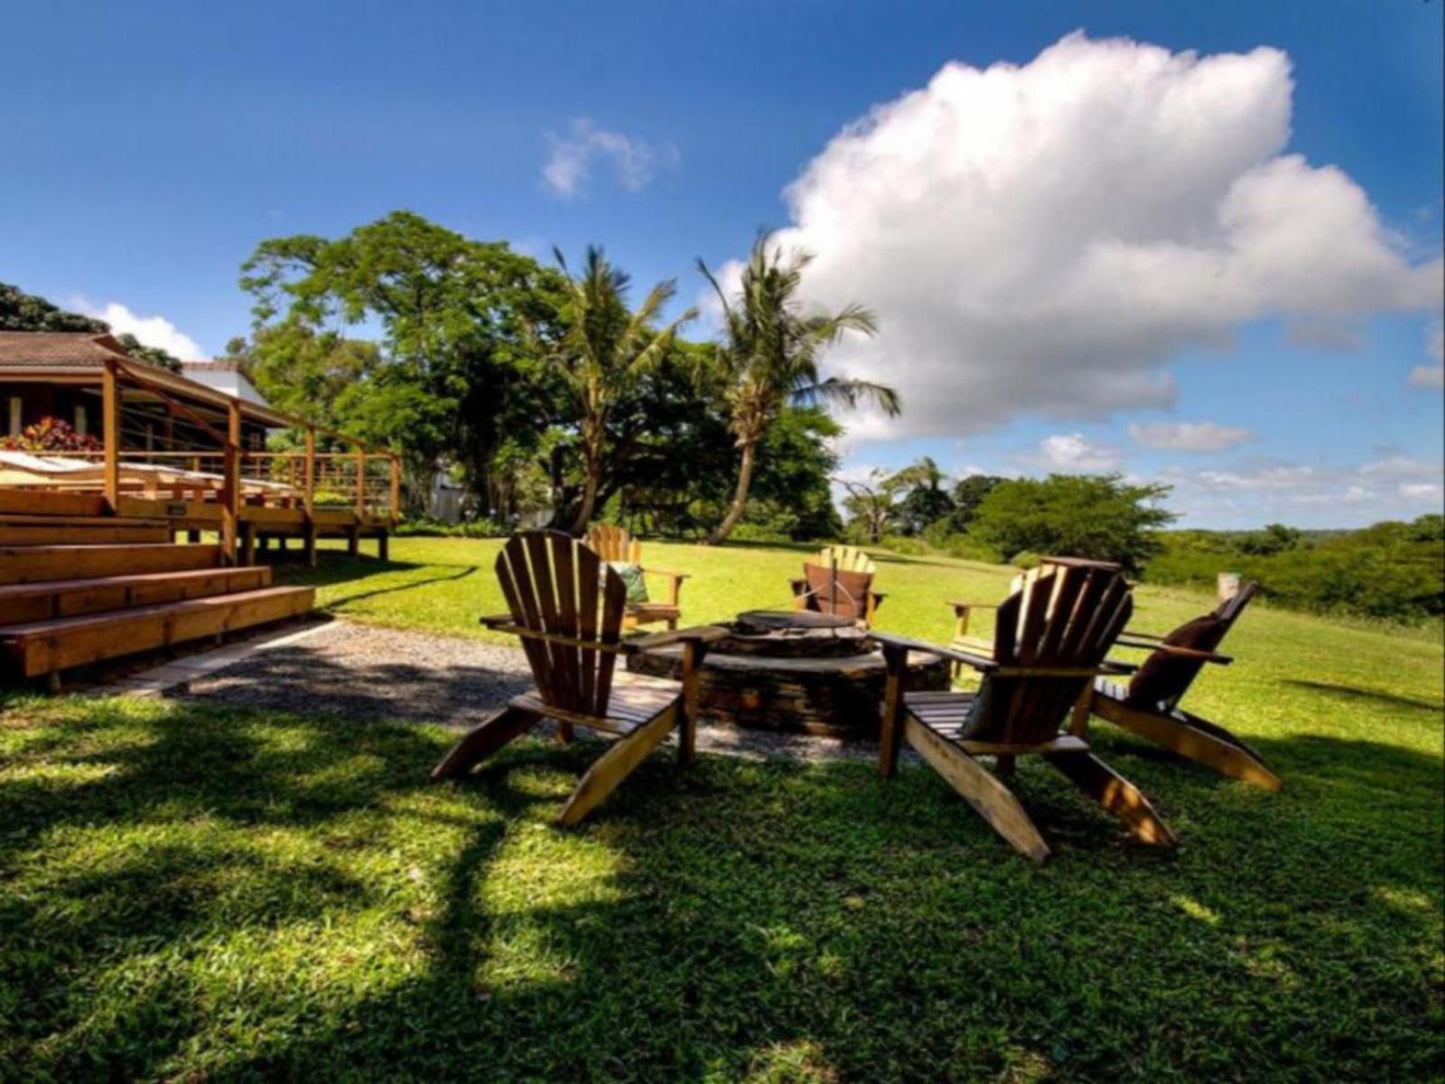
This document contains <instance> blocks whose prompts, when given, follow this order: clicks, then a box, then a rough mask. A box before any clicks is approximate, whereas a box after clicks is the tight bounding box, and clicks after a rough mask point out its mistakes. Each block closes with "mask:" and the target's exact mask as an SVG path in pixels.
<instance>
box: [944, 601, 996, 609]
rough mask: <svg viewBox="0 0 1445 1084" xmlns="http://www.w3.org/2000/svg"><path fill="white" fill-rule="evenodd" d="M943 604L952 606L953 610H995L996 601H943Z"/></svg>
mask: <svg viewBox="0 0 1445 1084" xmlns="http://www.w3.org/2000/svg"><path fill="white" fill-rule="evenodd" d="M944 605H945V606H952V607H953V608H954V609H955V610H997V609H998V603H997V602H945V603H944Z"/></svg>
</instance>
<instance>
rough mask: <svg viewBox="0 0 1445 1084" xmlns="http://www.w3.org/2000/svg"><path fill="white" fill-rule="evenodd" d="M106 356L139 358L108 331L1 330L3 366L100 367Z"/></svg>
mask: <svg viewBox="0 0 1445 1084" xmlns="http://www.w3.org/2000/svg"><path fill="white" fill-rule="evenodd" d="M106 358H121V359H124V360H128V361H131V362H134V361H135V360H136V359H133V358H131V357H130V355H129V354H127V353H126V349H125V347H124V346H122V345H121V344H120V343H118V342H116V341H115V339H113V338H111V337H110V336H109V335H96V334H93V333H92V332H88V331H0V368H21V367H30V366H55V367H57V368H67V369H92V368H93V369H99V368H100V367H101V365H103V364H104V362H105V360H106Z"/></svg>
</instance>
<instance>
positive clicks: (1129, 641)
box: [1114, 634, 1234, 666]
mask: <svg viewBox="0 0 1445 1084" xmlns="http://www.w3.org/2000/svg"><path fill="white" fill-rule="evenodd" d="M1114 643H1116V644H1118V645H1119V646H1120V647H1137V648H1141V649H1142V650H1144V651H1163V652H1164V653H1165V654H1168V655H1178V656H1179V657H1180V658H1183V659H1203V660H1204V661H1205V662H1213V663H1218V664H1219V665H1220V666H1228V665H1229V664H1230V663H1232V662H1233V661H1234V656H1232V655H1221V654H1219V653H1218V652H1216V651H1197V650H1195V649H1194V648H1192V647H1177V646H1175V645H1174V644H1154V643H1148V642H1145V641H1140V640H1135V639H1134V637H1133V635H1132V634H1131V635H1129V636H1121V637H1119V638H1118V639H1117V640H1115V641H1114Z"/></svg>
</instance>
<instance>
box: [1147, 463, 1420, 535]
mask: <svg viewBox="0 0 1445 1084" xmlns="http://www.w3.org/2000/svg"><path fill="white" fill-rule="evenodd" d="M1442 476H1445V464H1441V463H1429V462H1426V461H1424V460H1421V459H1415V458H1413V457H1411V456H1406V455H1395V456H1390V457H1388V458H1385V459H1378V460H1373V461H1371V462H1367V463H1361V464H1357V465H1354V466H1348V467H1322V466H1307V465H1303V464H1295V463H1280V462H1267V461H1266V462H1255V463H1246V464H1243V465H1240V466H1236V467H1231V468H1229V469H1227V470H1226V469H1201V470H1192V471H1170V472H1166V473H1165V474H1164V478H1163V480H1164V481H1167V482H1168V483H1170V484H1171V485H1172V486H1173V487H1174V493H1173V495H1172V496H1171V498H1170V501H1169V505H1170V507H1171V508H1174V509H1176V510H1178V511H1181V512H1184V513H1185V515H1186V518H1185V521H1184V522H1185V525H1189V524H1190V523H1209V524H1211V525H1217V526H1241V527H1248V526H1258V525H1259V524H1261V523H1264V522H1266V521H1268V520H1281V519H1282V520H1285V521H1288V522H1290V523H1295V524H1298V525H1300V526H1307V527H1348V526H1357V525H1363V524H1367V523H1371V522H1374V521H1376V520H1380V519H1386V518H1391V519H1398V518H1411V517H1414V516H1418V515H1422V514H1424V513H1426V512H1438V511H1440V510H1441V505H1442V503H1445V486H1442Z"/></svg>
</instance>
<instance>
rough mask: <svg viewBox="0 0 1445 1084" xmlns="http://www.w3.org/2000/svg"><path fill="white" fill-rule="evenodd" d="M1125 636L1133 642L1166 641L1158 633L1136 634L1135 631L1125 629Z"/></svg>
mask: <svg viewBox="0 0 1445 1084" xmlns="http://www.w3.org/2000/svg"><path fill="white" fill-rule="evenodd" d="M1123 635H1124V636H1127V637H1128V638H1129V639H1131V640H1156V641H1157V640H1162V639H1164V637H1162V636H1160V635H1158V634H1157V633H1153V632H1135V631H1134V630H1133V629H1125V630H1124V632H1123Z"/></svg>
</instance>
